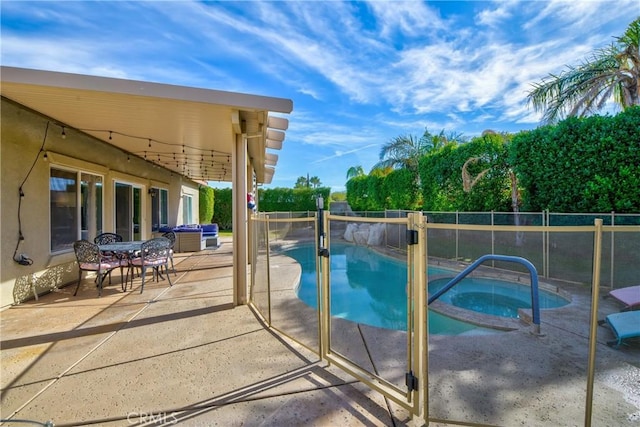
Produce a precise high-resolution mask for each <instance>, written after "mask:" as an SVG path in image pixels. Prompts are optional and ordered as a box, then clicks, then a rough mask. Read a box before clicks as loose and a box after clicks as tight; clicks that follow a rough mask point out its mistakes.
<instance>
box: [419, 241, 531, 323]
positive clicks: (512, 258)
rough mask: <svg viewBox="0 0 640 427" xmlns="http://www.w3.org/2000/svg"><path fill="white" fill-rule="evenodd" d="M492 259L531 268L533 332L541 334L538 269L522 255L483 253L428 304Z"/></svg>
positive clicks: (429, 302) (432, 296) (431, 298)
mask: <svg viewBox="0 0 640 427" xmlns="http://www.w3.org/2000/svg"><path fill="white" fill-rule="evenodd" d="M492 260H493V261H506V262H515V263H518V264H522V265H524V266H525V267H527V269H528V270H529V277H530V279H531V312H532V316H533V332H534V333H535V334H537V335H540V299H539V293H538V271H537V270H536V267H535V266H534V265H533V264H532V263H531V262H530V261H529V260H527V259H525V258H522V257H518V256H511V255H491V254H489V255H483V256H481V257H480V258H478V259H477V260H476V261H475V262H474V263H473V264H471V265H469V266H468V267H467V268H465V269H464V270H462V271H461V272H460V273H458V274H457V275H456V276H455V277H454V278H453V279H451V280H450V281H449V283H447V284H446V285H444V286H443V287H442V289H440V290H439V291H438V292H436V293H435V294H433V295H431V296H430V297H429V300H428V304H431V303H432V302H434V301H435V300H437V299H438V298H440V296H442V295H443V294H444V293H445V292H447V291H448V290H449V289H451V288H453V287H454V286H455V285H457V284H458V283H460V281H461V280H462V279H464V278H465V277H467V276H468V275H469V273H471V272H472V271H473V270H475V269H476V268H478V267H479V266H480V265H481V264H482V263H483V262H485V261H492Z"/></svg>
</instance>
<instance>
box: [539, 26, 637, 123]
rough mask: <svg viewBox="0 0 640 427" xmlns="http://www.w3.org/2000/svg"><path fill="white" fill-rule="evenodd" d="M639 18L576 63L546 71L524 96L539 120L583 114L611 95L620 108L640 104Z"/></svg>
mask: <svg viewBox="0 0 640 427" xmlns="http://www.w3.org/2000/svg"><path fill="white" fill-rule="evenodd" d="M639 45H640V18H637V19H636V20H635V21H633V22H632V23H631V24H630V25H629V28H627V30H626V31H625V33H624V34H623V35H622V37H616V42H614V43H612V44H611V46H608V47H606V48H604V49H599V50H597V51H596V52H595V53H594V54H593V56H592V58H591V59H589V60H586V61H584V62H583V63H582V64H581V65H579V66H568V69H567V70H566V71H564V72H562V73H560V75H554V74H550V75H549V76H548V77H547V78H546V79H543V80H542V82H540V83H535V84H534V85H533V86H534V89H533V90H532V91H531V92H529V95H528V96H527V98H528V102H529V103H530V104H532V105H533V107H534V109H535V110H536V111H542V112H544V116H543V120H544V121H545V122H546V123H553V122H556V121H557V120H560V119H562V118H563V117H564V116H567V115H568V116H584V115H587V114H589V113H592V112H595V111H598V110H600V109H602V107H603V106H604V105H605V104H606V102H607V101H609V100H611V99H612V98H613V100H614V102H615V103H616V104H618V105H619V106H620V107H622V109H626V108H627V107H630V106H633V105H640V50H639Z"/></svg>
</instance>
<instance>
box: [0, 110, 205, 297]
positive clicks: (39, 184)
mask: <svg viewBox="0 0 640 427" xmlns="http://www.w3.org/2000/svg"><path fill="white" fill-rule="evenodd" d="M1 102H2V103H1V105H0V114H1V116H0V123H1V127H0V130H1V133H0V175H1V179H0V240H1V246H0V251H1V257H0V308H6V307H7V306H9V305H11V304H13V303H15V302H19V301H21V300H25V299H28V298H33V294H34V293H33V286H32V284H33V283H35V289H36V291H37V292H38V293H43V292H46V291H48V290H50V289H53V288H55V287H61V286H64V285H66V284H69V283H75V281H76V280H77V276H78V270H77V267H76V265H75V255H74V254H73V251H67V252H64V253H53V254H52V253H51V251H50V230H49V228H50V227H49V169H50V167H51V166H52V165H53V166H59V167H71V168H74V169H80V170H82V171H86V172H89V173H93V174H97V175H101V176H102V177H103V183H104V196H103V197H104V207H103V212H104V214H103V229H104V231H114V228H115V226H114V209H115V208H114V197H113V196H114V194H113V193H114V186H115V184H114V183H115V181H116V180H117V181H120V182H126V183H130V184H133V185H136V186H140V187H142V194H143V201H142V211H143V214H142V221H141V230H142V238H143V239H144V238H150V237H152V233H151V196H150V195H149V194H148V193H147V190H148V189H149V188H150V187H160V188H166V189H167V190H168V191H169V193H168V194H169V224H170V225H178V224H181V223H182V198H181V196H182V195H183V194H191V195H192V196H193V199H192V200H193V210H194V212H195V216H196V218H195V220H196V221H197V213H198V184H197V183H195V182H193V181H191V180H189V179H187V178H186V177H182V176H180V175H176V174H172V173H171V172H170V171H168V170H166V169H163V168H160V167H155V166H154V165H153V164H151V163H148V162H145V161H144V160H143V159H141V158H138V157H135V156H128V155H127V153H124V152H122V151H121V150H119V149H118V148H116V147H114V146H111V145H109V144H106V143H104V142H102V141H99V140H97V139H95V138H93V137H91V136H89V135H87V134H84V133H82V132H80V131H76V130H74V129H71V128H69V127H65V134H66V136H65V138H64V139H63V138H62V128H61V126H60V124H58V123H57V122H56V121H54V120H52V119H50V118H47V117H44V116H42V115H40V114H38V113H36V112H33V111H31V110H28V109H26V108H24V107H22V106H20V105H18V104H15V103H13V102H11V101H8V100H6V99H5V98H2V101H1ZM47 123H49V126H48V131H47V132H46V129H47ZM45 132H46V138H45ZM43 143H44V145H43ZM41 147H43V149H44V150H45V151H46V152H47V157H48V159H47V160H45V159H44V155H43V152H41V151H40V150H41ZM32 165H33V169H31V168H32ZM21 184H22V191H23V193H24V196H23V197H20V191H19V189H20V187H21ZM19 206H20V215H18V210H19ZM18 216H20V222H21V225H22V227H21V229H22V234H23V237H24V240H22V241H19V231H18V230H19V228H20V227H19V223H18V221H19V219H18ZM16 247H17V254H21V253H24V254H27V255H28V256H29V258H31V259H32V260H33V264H32V265H30V266H23V265H20V264H18V263H17V262H15V261H14V260H13V258H14V251H16Z"/></svg>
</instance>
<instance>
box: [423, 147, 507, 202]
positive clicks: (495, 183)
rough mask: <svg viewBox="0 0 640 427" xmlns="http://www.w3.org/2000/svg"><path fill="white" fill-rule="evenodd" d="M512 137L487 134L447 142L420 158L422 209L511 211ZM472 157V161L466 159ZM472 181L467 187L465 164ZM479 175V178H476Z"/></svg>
mask: <svg viewBox="0 0 640 427" xmlns="http://www.w3.org/2000/svg"><path fill="white" fill-rule="evenodd" d="M508 141H509V137H507V136H504V135H485V136H481V137H476V138H473V139H472V140H471V141H469V142H468V143H465V144H460V145H453V144H449V145H445V146H444V147H442V148H441V149H439V150H436V151H433V152H431V153H429V154H427V155H426V156H423V157H422V158H421V159H420V165H419V172H420V183H421V191H422V200H423V201H422V204H423V209H424V210H428V211H491V210H496V211H509V210H511V198H510V197H511V196H510V189H511V186H510V185H511V181H510V179H509V164H508V151H507V145H508ZM469 159H473V160H472V161H469V163H467V161H468V160H469ZM465 163H467V172H468V174H469V176H470V177H471V180H472V181H473V185H471V186H470V187H471V188H470V190H469V191H465V188H464V185H463V178H462V170H463V166H464V165H465ZM475 178H477V179H475Z"/></svg>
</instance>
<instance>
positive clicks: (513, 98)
mask: <svg viewBox="0 0 640 427" xmlns="http://www.w3.org/2000/svg"><path fill="white" fill-rule="evenodd" d="M0 12H1V15H0V21H1V48H0V49H1V50H0V60H1V63H2V65H7V66H14V67H24V68H34V69H41V70H49V71H62V72H70V73H80V74H90V75H96V76H103V77H116V78H125V79H132V80H145V81H150V82H158V83H167V84H175V85H183V86H193V87H200V88H207V89H217V90H225V91H232V92H242V93H250V94H255V95H265V96H274V97H279V98H288V99H291V100H292V101H293V112H292V113H291V114H289V115H286V116H284V117H286V118H288V119H289V129H288V130H287V132H286V139H285V141H284V145H283V149H282V150H281V151H273V153H274V154H277V155H278V156H279V159H278V163H277V166H276V172H275V175H274V177H273V181H272V183H271V184H269V185H267V186H265V188H272V187H293V186H294V184H295V182H296V180H297V178H298V177H300V176H305V177H306V176H307V175H309V176H311V177H314V176H317V177H318V178H319V179H320V181H321V183H322V186H327V187H331V188H332V190H333V191H344V188H345V183H346V181H347V179H346V175H347V171H348V170H349V168H350V167H354V166H361V167H362V168H363V170H364V171H365V173H368V172H369V171H370V170H371V168H372V166H373V165H374V164H375V163H377V162H378V161H379V160H380V150H381V148H382V146H383V145H384V144H385V143H387V142H389V141H390V140H391V139H393V138H395V137H398V136H408V135H413V136H416V137H419V136H421V135H422V134H423V133H424V131H425V130H428V131H429V132H431V133H432V134H437V133H439V132H440V131H442V130H444V131H445V133H446V134H450V133H455V134H462V135H464V136H465V137H467V138H471V137H474V136H478V135H480V134H481V133H482V131H483V130H486V129H492V130H494V131H497V132H518V131H521V130H526V129H534V128H536V127H537V126H539V124H540V122H539V120H540V115H539V114H538V113H535V112H534V110H533V109H532V108H531V107H530V106H528V105H527V100H526V98H527V93H528V92H529V91H530V90H531V89H532V84H533V83H536V82H540V81H541V80H542V79H543V78H545V77H547V76H548V75H549V74H558V73H560V72H562V71H563V70H565V69H566V66H567V65H579V64H580V63H581V62H582V61H584V60H585V59H588V58H589V57H590V55H591V54H593V52H595V51H596V50H597V49H599V48H603V47H606V46H608V45H610V44H611V43H612V42H614V40H615V37H617V36H620V35H622V34H623V32H624V31H625V29H626V28H627V27H628V25H629V24H630V23H631V21H633V20H634V19H635V18H637V17H638V16H640V2H638V0H607V1H597V0H593V1H591V0H589V1H587V0H548V1H546V0H539V1H511V0H506V1H496V2H492V1H487V2H485V1H466V2H462V1H436V2H422V1H382V0H377V1H367V2H365V1H362V2H342V1H326V0H325V1H269V2H266V1H259V2H258V1H222V2H192V1H138V2H128V1H46V0H45V1H22V0H2V2H0ZM274 115H277V114H274ZM269 152H272V151H270V150H269ZM210 184H211V186H213V187H225V186H228V185H226V184H222V183H218V182H211V183H210Z"/></svg>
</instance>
